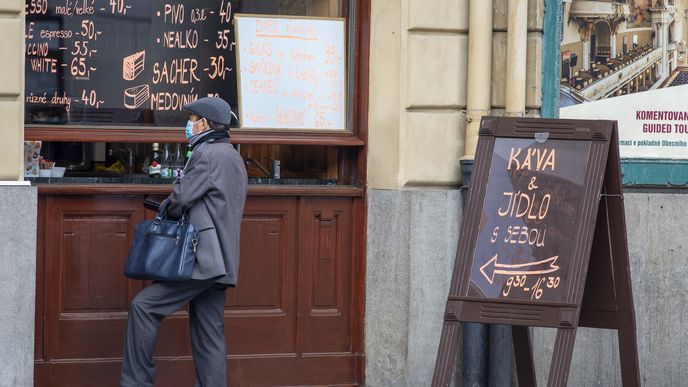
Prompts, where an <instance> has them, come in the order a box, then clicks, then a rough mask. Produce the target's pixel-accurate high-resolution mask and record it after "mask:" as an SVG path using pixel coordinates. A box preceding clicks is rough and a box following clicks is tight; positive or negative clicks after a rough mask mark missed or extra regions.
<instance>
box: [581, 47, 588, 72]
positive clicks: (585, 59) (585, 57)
mask: <svg viewBox="0 0 688 387" xmlns="http://www.w3.org/2000/svg"><path fill="white" fill-rule="evenodd" d="M581 66H582V67H583V70H584V71H588V70H590V39H588V40H586V41H584V42H583V62H582V64H581Z"/></svg>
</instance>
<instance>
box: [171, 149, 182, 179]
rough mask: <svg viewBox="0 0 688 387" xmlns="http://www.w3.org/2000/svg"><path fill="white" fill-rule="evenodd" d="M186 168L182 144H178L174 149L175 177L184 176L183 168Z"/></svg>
mask: <svg viewBox="0 0 688 387" xmlns="http://www.w3.org/2000/svg"><path fill="white" fill-rule="evenodd" d="M183 169H184V157H183V156H182V144H177V147H176V149H175V151H174V172H173V176H174V177H182V170H183Z"/></svg>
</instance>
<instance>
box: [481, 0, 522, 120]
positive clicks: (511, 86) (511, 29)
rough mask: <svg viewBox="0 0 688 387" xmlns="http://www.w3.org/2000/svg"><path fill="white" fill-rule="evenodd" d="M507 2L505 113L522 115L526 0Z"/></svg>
mask: <svg viewBox="0 0 688 387" xmlns="http://www.w3.org/2000/svg"><path fill="white" fill-rule="evenodd" d="M488 3H489V1H488ZM508 4H509V8H508V12H509V13H508V18H507V38H506V40H507V54H506V115H507V116H523V115H525V110H526V70H527V69H526V53H527V46H528V0H509V3H508Z"/></svg>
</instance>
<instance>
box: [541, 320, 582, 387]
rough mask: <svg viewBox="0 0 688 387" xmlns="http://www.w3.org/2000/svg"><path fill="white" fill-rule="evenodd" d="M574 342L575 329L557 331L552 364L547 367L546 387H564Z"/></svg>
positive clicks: (567, 377)
mask: <svg viewBox="0 0 688 387" xmlns="http://www.w3.org/2000/svg"><path fill="white" fill-rule="evenodd" d="M575 341H576V328H571V329H562V328H559V329H557V339H556V341H555V342H554V352H553V353H552V363H551V364H550V366H549V378H548V379H547V387H566V383H567V381H568V379H569V370H570V368H571V357H572V356H573V344H574V343H575Z"/></svg>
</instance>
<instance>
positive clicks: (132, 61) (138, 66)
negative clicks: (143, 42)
mask: <svg viewBox="0 0 688 387" xmlns="http://www.w3.org/2000/svg"><path fill="white" fill-rule="evenodd" d="M145 61H146V51H139V52H137V53H135V54H132V55H129V56H127V57H125V58H124V59H123V60H122V77H123V78H124V79H125V80H127V81H133V80H134V79H136V77H138V76H139V74H141V72H143V68H144V63H145Z"/></svg>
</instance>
